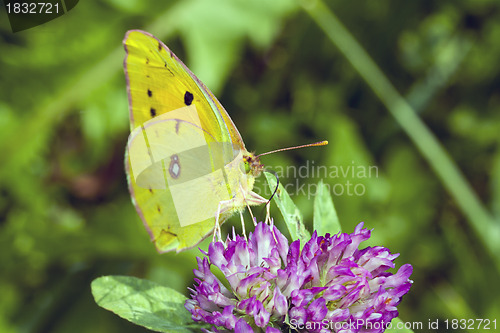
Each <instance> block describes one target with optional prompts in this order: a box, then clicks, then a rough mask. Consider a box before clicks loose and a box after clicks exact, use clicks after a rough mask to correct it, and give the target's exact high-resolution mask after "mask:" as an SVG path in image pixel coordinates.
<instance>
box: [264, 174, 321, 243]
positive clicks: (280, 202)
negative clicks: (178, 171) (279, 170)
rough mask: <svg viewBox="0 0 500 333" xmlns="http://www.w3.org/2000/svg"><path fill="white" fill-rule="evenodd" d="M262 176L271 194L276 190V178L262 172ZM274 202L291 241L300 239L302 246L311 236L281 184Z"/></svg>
mask: <svg viewBox="0 0 500 333" xmlns="http://www.w3.org/2000/svg"><path fill="white" fill-rule="evenodd" d="M264 175H265V176H266V179H267V183H268V185H269V188H270V189H271V193H273V192H274V190H275V189H276V177H275V175H274V174H272V173H268V172H264ZM274 202H276V205H277V206H278V208H279V210H280V211H281V214H282V215H283V219H284V220H285V223H286V226H287V227H288V232H289V233H290V237H291V238H292V240H296V239H300V243H301V244H302V245H304V244H305V243H306V242H307V241H308V240H309V239H310V238H311V234H310V233H309V231H307V229H306V227H305V226H304V223H303V222H302V214H301V213H300V211H299V209H298V208H297V206H295V204H294V203H293V201H292V199H291V198H290V195H289V194H288V192H287V191H286V190H285V188H284V187H283V186H282V185H281V184H279V186H278V190H277V191H276V194H275V195H274Z"/></svg>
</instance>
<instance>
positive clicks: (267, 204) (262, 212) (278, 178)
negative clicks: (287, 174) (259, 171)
mask: <svg viewBox="0 0 500 333" xmlns="http://www.w3.org/2000/svg"><path fill="white" fill-rule="evenodd" d="M264 171H265V172H269V173H272V174H273V175H274V177H276V187H275V189H274V191H273V194H271V197H270V198H269V200H267V202H266V205H265V206H264V208H263V209H262V211H261V213H260V216H262V215H263V214H264V209H267V214H266V222H267V217H268V216H269V206H270V203H271V200H272V199H273V197H274V195H275V194H276V192H277V191H278V186H279V184H280V177H279V176H278V174H277V173H276V171H274V170H268V169H265V170H264Z"/></svg>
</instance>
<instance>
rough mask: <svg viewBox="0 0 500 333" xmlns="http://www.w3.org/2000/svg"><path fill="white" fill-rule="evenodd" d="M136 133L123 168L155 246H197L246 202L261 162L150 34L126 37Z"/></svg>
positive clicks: (254, 200)
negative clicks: (217, 225)
mask: <svg viewBox="0 0 500 333" xmlns="http://www.w3.org/2000/svg"><path fill="white" fill-rule="evenodd" d="M123 44H124V47H125V51H126V57H125V61H124V69H125V76H126V80H127V91H128V99H129V111H130V129H131V133H130V136H129V139H128V143H127V150H126V156H125V169H126V173H127V180H128V184H129V190H130V193H131V197H132V201H133V203H134V205H135V208H136V210H137V213H138V214H139V216H140V217H141V219H142V221H143V223H144V226H145V227H146V229H147V231H148V233H149V235H150V237H151V240H152V241H153V242H154V244H155V246H156V248H157V250H158V252H160V253H163V252H168V251H173V250H175V251H177V252H180V251H183V250H186V249H189V248H192V247H194V246H196V245H197V244H198V243H200V242H201V241H202V240H203V239H205V238H206V237H207V236H208V235H210V233H212V232H213V230H214V226H216V221H217V223H218V224H221V223H223V222H224V221H225V220H227V219H228V218H229V217H230V216H231V215H233V214H234V213H235V212H238V211H241V210H243V209H244V208H245V207H247V206H248V205H259V204H263V203H266V202H267V201H268V200H267V199H265V198H263V197H261V196H260V195H259V194H257V193H256V192H254V191H252V189H253V185H254V181H255V177H257V176H258V175H259V174H260V173H261V171H262V170H263V166H262V164H261V163H260V160H259V158H258V156H255V155H254V154H252V153H250V152H248V150H247V149H246V148H245V144H244V143H243V139H242V138H241V135H240V133H239V132H238V130H237V128H236V126H235V125H234V123H233V121H232V120H231V118H230V117H229V115H228V113H227V112H226V110H224V108H223V107H222V105H221V104H220V103H219V101H218V100H217V98H216V97H215V96H214V95H213V94H212V92H210V90H209V89H208V88H207V87H206V86H205V85H204V84H203V83H202V82H201V81H200V80H199V79H198V78H197V77H196V76H195V75H194V74H193V73H192V72H191V71H190V70H189V69H188V68H187V67H186V66H185V65H184V64H183V63H182V61H181V60H179V58H177V57H176V56H175V54H174V53H173V52H172V51H171V50H170V49H169V48H168V47H167V46H165V44H163V43H162V42H161V41H160V40H159V39H157V38H156V37H154V36H153V35H151V34H149V33H147V32H144V31H140V30H130V31H128V32H127V33H126V35H125V38H124V40H123Z"/></svg>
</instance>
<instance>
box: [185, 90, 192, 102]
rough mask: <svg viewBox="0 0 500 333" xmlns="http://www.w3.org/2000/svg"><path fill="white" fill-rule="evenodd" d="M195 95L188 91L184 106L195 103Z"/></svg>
mask: <svg viewBox="0 0 500 333" xmlns="http://www.w3.org/2000/svg"><path fill="white" fill-rule="evenodd" d="M193 98H194V97H193V94H191V93H190V92H189V91H186V93H185V94H184V104H186V105H191V103H193Z"/></svg>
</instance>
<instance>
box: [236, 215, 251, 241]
mask: <svg viewBox="0 0 500 333" xmlns="http://www.w3.org/2000/svg"><path fill="white" fill-rule="evenodd" d="M240 218H241V230H242V232H243V237H245V240H246V241H248V238H247V232H246V230H245V220H244V219H243V211H241V210H240ZM233 230H234V229H233Z"/></svg>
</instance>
